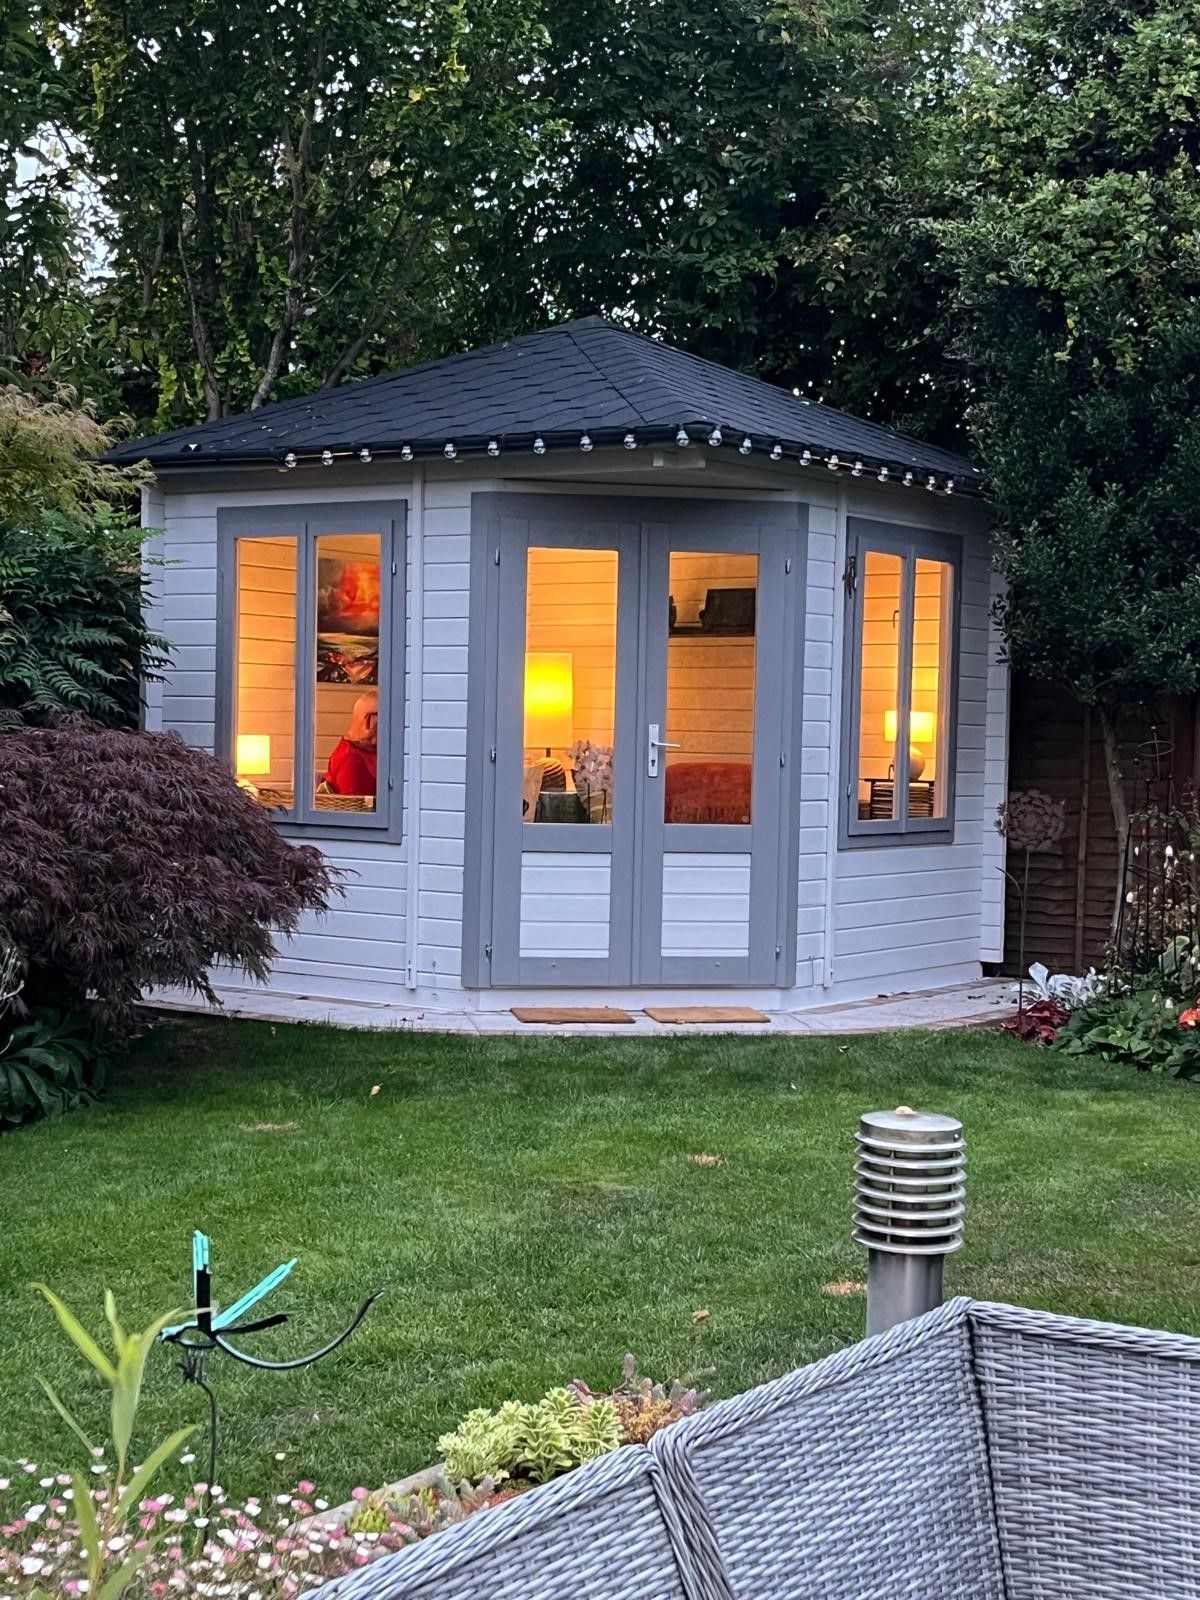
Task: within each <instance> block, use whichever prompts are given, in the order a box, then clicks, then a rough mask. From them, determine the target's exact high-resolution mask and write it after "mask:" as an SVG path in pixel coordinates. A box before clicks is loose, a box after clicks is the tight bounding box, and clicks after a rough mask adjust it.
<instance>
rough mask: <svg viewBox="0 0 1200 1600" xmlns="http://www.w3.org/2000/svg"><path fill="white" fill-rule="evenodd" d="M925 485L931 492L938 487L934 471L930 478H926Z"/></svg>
mask: <svg viewBox="0 0 1200 1600" xmlns="http://www.w3.org/2000/svg"><path fill="white" fill-rule="evenodd" d="M925 487H926V488H927V489H928V490H929V492H930V493H931V494H932V493H933V491H934V490H935V489H936V488H937V479H936V478H935V477H934V475H933V473H932V472H931V473H930V474H929V476H928V478H926V480H925Z"/></svg>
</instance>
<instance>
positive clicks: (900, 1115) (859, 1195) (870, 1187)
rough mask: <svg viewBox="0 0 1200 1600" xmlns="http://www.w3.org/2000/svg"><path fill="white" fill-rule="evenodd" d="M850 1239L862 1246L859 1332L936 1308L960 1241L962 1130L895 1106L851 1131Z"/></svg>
mask: <svg viewBox="0 0 1200 1600" xmlns="http://www.w3.org/2000/svg"><path fill="white" fill-rule="evenodd" d="M856 1138H857V1142H858V1153H857V1159H856V1161H855V1163H854V1238H855V1241H856V1242H857V1243H858V1244H862V1245H866V1247H867V1251H868V1255H867V1333H868V1335H870V1334H873V1333H883V1332H885V1331H886V1330H887V1329H888V1328H891V1327H894V1326H895V1324H896V1323H898V1322H907V1321H908V1319H909V1318H910V1317H919V1316H921V1315H923V1314H924V1313H925V1312H926V1311H932V1310H933V1309H934V1307H935V1306H940V1305H941V1303H942V1270H943V1266H944V1264H945V1260H946V1257H947V1256H948V1255H951V1254H953V1252H954V1251H955V1250H958V1249H961V1247H962V1242H963V1220H962V1219H963V1211H964V1209H965V1208H964V1206H963V1197H964V1195H965V1194H966V1188H965V1187H964V1184H963V1169H964V1165H965V1161H964V1145H963V1137H962V1123H961V1122H959V1121H958V1120H957V1118H955V1117H943V1116H939V1115H937V1113H936V1112H929V1111H914V1110H913V1109H912V1107H911V1106H899V1107H897V1109H896V1110H895V1111H868V1112H867V1114H866V1115H865V1116H864V1117H863V1118H862V1119H861V1121H860V1122H859V1125H858V1133H857V1135H856Z"/></svg>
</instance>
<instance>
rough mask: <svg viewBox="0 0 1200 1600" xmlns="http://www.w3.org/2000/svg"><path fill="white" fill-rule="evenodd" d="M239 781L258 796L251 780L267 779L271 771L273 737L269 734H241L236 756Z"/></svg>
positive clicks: (243, 786) (235, 761)
mask: <svg viewBox="0 0 1200 1600" xmlns="http://www.w3.org/2000/svg"><path fill="white" fill-rule="evenodd" d="M234 765H235V766H236V768H237V780H238V782H239V783H240V784H241V786H242V788H243V789H248V790H249V791H250V793H251V794H253V795H257V794H258V790H257V789H256V788H255V786H254V785H253V784H252V783H251V782H250V779H251V778H265V777H266V776H267V774H268V773H269V772H270V770H271V735H270V734H269V733H239V734H238V736H237V750H236V753H235V756H234Z"/></svg>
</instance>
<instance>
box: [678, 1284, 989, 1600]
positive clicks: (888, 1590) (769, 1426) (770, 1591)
mask: <svg viewBox="0 0 1200 1600" xmlns="http://www.w3.org/2000/svg"><path fill="white" fill-rule="evenodd" d="M964 1310H965V1303H964V1302H962V1301H958V1302H955V1303H953V1304H952V1305H951V1306H949V1307H946V1308H944V1310H943V1311H942V1312H941V1313H938V1314H937V1316H936V1317H935V1318H934V1319H924V1323H923V1325H917V1324H909V1325H908V1327H907V1329H896V1330H893V1333H892V1334H885V1335H883V1336H882V1337H881V1338H880V1339H873V1340H868V1341H867V1342H866V1343H864V1344H862V1345H858V1346H855V1347H853V1349H851V1350H849V1351H842V1352H839V1353H838V1354H837V1355H834V1356H830V1357H829V1358H828V1359H827V1360H825V1361H822V1362H819V1363H817V1364H816V1365H815V1366H813V1367H809V1368H805V1369H804V1370H802V1371H801V1372H797V1373H792V1374H791V1375H790V1376H789V1377H787V1378H783V1379H780V1380H779V1381H778V1382H777V1383H774V1384H766V1385H764V1386H763V1387H762V1388H761V1389H758V1390H752V1391H751V1393H750V1394H748V1395H743V1396H739V1397H738V1398H737V1399H736V1400H731V1401H726V1402H723V1403H722V1404H721V1405H719V1406H715V1407H713V1408H712V1409H711V1410H710V1411H706V1412H702V1413H701V1414H700V1415H699V1416H698V1417H697V1418H696V1419H695V1420H694V1422H691V1421H685V1422H683V1423H680V1424H677V1425H676V1426H675V1427H674V1428H671V1429H668V1430H666V1432H664V1433H663V1434H661V1435H659V1436H658V1439H657V1440H656V1446H657V1453H658V1454H659V1455H660V1457H661V1459H662V1460H663V1463H664V1469H665V1471H666V1473H667V1477H668V1481H669V1482H670V1484H671V1488H672V1493H673V1495H674V1496H675V1497H676V1498H677V1499H678V1501H679V1503H680V1505H681V1508H682V1509H683V1510H684V1512H685V1515H686V1518H687V1520H688V1522H689V1525H695V1524H698V1523H700V1522H701V1521H702V1520H703V1519H707V1520H708V1521H709V1522H710V1523H711V1525H712V1527H713V1529H714V1530H715V1534H716V1543H717V1545H718V1547H719V1550H720V1555H721V1558H722V1561H723V1564H724V1568H725V1572H726V1574H727V1576H728V1581H729V1587H730V1590H731V1592H732V1594H733V1595H734V1596H735V1597H736V1600H1004V1590H1003V1584H1002V1580H1001V1567H1000V1555H999V1550H998V1547H997V1542H996V1536H995V1529H994V1525H993V1516H992V1505H991V1492H990V1485H989V1481H988V1472H987V1453H986V1449H985V1445H984V1438H983V1429H982V1419H981V1416H980V1411H979V1404H978V1398H977V1394H976V1390H975V1385H974V1379H973V1376H972V1372H971V1362H970V1336H969V1332H968V1328H967V1324H966V1320H965V1314H964ZM660 1441H661V1442H660Z"/></svg>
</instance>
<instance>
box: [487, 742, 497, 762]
mask: <svg viewBox="0 0 1200 1600" xmlns="http://www.w3.org/2000/svg"><path fill="white" fill-rule="evenodd" d="M495 759H496V746H495V745H493V746H492V747H491V749H490V750H489V751H488V760H489V761H495Z"/></svg>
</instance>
